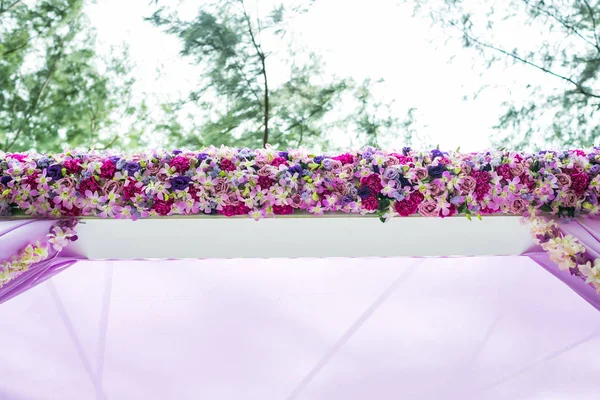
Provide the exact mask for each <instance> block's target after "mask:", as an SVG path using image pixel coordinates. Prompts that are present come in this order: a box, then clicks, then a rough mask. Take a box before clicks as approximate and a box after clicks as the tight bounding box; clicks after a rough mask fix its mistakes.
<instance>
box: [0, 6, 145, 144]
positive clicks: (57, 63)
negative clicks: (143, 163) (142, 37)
mask: <svg viewBox="0 0 600 400" xmlns="http://www.w3.org/2000/svg"><path fill="white" fill-rule="evenodd" d="M83 5H84V3H83V1H82V0H40V1H37V2H35V3H34V5H32V6H28V5H26V4H25V3H24V2H21V1H15V0H9V1H8V2H7V1H6V0H4V1H3V0H0V149H1V150H4V151H12V152H14V151H23V150H30V149H36V150H38V151H46V152H51V151H58V150H62V149H63V148H65V147H71V148H73V147H78V146H81V147H86V148H90V147H97V148H98V147H100V148H101V147H105V146H115V145H118V144H119V143H120V142H121V143H122V144H124V143H125V142H123V141H122V139H123V137H124V136H125V135H116V136H114V137H113V136H108V132H109V129H111V130H117V131H118V130H119V129H120V128H118V126H117V125H118V124H119V123H122V120H123V119H124V118H132V117H133V116H134V114H135V113H136V112H137V109H136V108H134V107H132V106H131V104H129V103H128V101H129V99H130V98H131V96H130V94H131V85H132V84H133V80H132V79H131V78H130V77H129V76H128V73H129V69H130V66H129V65H128V64H127V61H126V60H127V57H126V54H125V55H118V56H117V57H114V58H112V59H108V60H103V61H102V62H101V60H100V59H99V57H97V55H96V52H95V39H94V35H93V32H92V31H91V30H90V29H89V28H88V26H89V22H88V21H87V19H86V17H85V15H84V14H83V12H82V8H83ZM116 114H118V118H115V115H116ZM113 134H114V133H113V132H111V135H113Z"/></svg>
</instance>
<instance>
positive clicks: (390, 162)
mask: <svg viewBox="0 0 600 400" xmlns="http://www.w3.org/2000/svg"><path fill="white" fill-rule="evenodd" d="M399 164H400V161H398V159H397V158H396V157H389V158H388V159H387V161H386V162H385V166H386V167H392V166H394V165H399Z"/></svg>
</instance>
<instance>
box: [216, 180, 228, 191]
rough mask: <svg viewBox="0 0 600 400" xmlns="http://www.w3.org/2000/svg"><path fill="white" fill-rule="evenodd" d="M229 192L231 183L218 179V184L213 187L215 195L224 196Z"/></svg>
mask: <svg viewBox="0 0 600 400" xmlns="http://www.w3.org/2000/svg"><path fill="white" fill-rule="evenodd" d="M228 190H229V183H227V181H226V180H225V179H217V183H216V184H215V185H214V186H213V191H214V192H215V194H224V193H226V192H227V191H228Z"/></svg>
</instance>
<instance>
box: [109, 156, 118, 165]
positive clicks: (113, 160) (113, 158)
mask: <svg viewBox="0 0 600 400" xmlns="http://www.w3.org/2000/svg"><path fill="white" fill-rule="evenodd" d="M108 159H109V160H110V161H112V162H113V163H114V164H115V165H116V164H117V163H118V162H119V160H120V158H119V157H117V156H110V157H108Z"/></svg>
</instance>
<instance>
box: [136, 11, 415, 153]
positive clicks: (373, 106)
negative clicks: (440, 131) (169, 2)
mask: <svg viewBox="0 0 600 400" xmlns="http://www.w3.org/2000/svg"><path fill="white" fill-rule="evenodd" d="M287 4H288V3H286V5H284V4H281V5H278V6H276V7H274V8H273V9H271V10H270V11H269V12H267V13H265V14H264V15H259V14H258V13H254V14H252V13H250V12H249V10H248V8H247V7H246V4H245V2H244V0H218V1H215V2H211V3H209V4H206V5H203V6H202V8H201V9H200V11H199V13H198V15H197V16H196V17H195V18H193V19H192V20H186V19H184V18H182V16H180V15H178V14H177V13H176V12H174V11H169V10H168V9H167V8H165V7H161V8H159V9H158V10H157V11H156V12H155V13H154V14H153V15H152V16H151V17H149V18H148V20H149V21H150V22H151V23H152V24H153V25H155V26H157V27H160V28H161V29H163V30H164V31H165V32H167V33H169V34H171V35H175V36H176V37H178V38H179V40H180V41H181V44H182V48H181V55H182V56H183V57H185V58H189V59H191V60H193V62H194V63H195V64H196V65H197V66H198V67H199V70H200V74H199V83H198V86H197V87H195V88H193V89H192V90H191V93H190V95H189V96H188V98H187V99H184V100H183V101H180V102H177V103H174V104H170V105H168V106H167V107H166V108H165V110H168V112H169V113H179V114H180V115H183V118H184V119H185V120H186V122H185V123H183V122H182V119H181V118H178V117H174V116H173V115H165V117H164V121H163V122H161V123H160V124H159V126H158V129H159V130H161V131H163V132H166V133H168V134H169V139H170V143H171V144H173V143H176V144H180V145H205V144H214V145H221V144H223V145H227V146H247V147H260V146H262V145H264V144H266V143H267V142H268V143H269V144H271V145H273V146H275V147H278V148H286V147H297V146H301V145H307V146H312V147H317V146H318V147H320V148H327V147H328V135H327V132H329V131H331V130H334V129H347V130H348V131H354V132H357V134H358V135H359V136H360V137H361V140H363V141H364V143H363V144H377V143H378V140H377V136H378V135H379V134H380V133H381V134H386V133H387V132H388V131H389V132H392V133H391V134H394V135H395V134H397V130H406V129H405V128H406V127H407V125H402V123H401V122H399V121H398V120H397V119H395V118H394V117H392V116H391V114H390V108H389V104H384V103H382V102H375V99H374V98H373V95H372V92H371V82H370V81H366V82H364V83H363V84H361V85H356V84H355V83H354V82H353V81H352V80H350V79H340V78H337V77H331V76H326V75H325V74H324V72H323V63H322V60H321V59H320V58H319V57H318V56H317V55H316V54H314V53H312V52H306V51H303V50H302V49H300V48H298V47H297V46H295V45H294V43H293V42H292V41H291V40H290V41H287V42H285V43H286V44H285V45H283V46H282V45H281V43H284V42H283V39H284V37H285V36H286V33H287V32H288V29H289V24H290V21H291V20H293V18H295V17H297V16H298V15H300V14H302V13H304V12H306V11H307V10H308V5H310V3H302V4H300V5H295V6H289V5H287ZM354 96H356V97H354ZM349 97H354V101H356V100H358V103H359V106H358V107H357V109H355V110H351V113H350V114H348V113H347V111H346V112H344V110H343V108H344V107H343V105H344V104H345V103H347V102H348V100H349ZM386 107H387V111H388V114H390V115H387V116H385V117H382V116H381V114H382V112H384V111H385V109H386ZM395 129H397V130H395ZM384 131H385V132H384ZM347 144H348V143H346V144H345V145H347Z"/></svg>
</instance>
